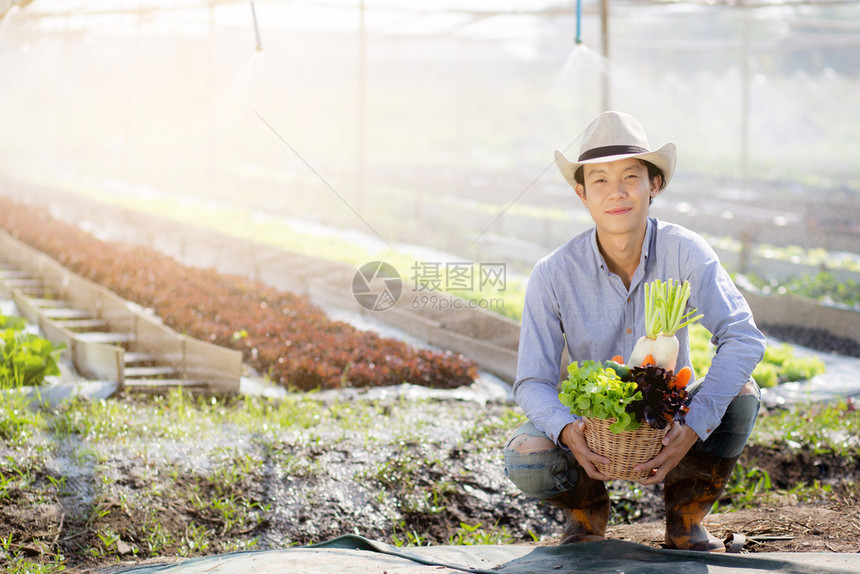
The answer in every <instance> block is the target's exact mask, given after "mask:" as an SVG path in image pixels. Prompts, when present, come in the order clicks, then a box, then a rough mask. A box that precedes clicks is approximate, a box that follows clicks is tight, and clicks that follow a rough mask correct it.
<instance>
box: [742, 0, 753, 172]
mask: <svg viewBox="0 0 860 574" xmlns="http://www.w3.org/2000/svg"><path fill="white" fill-rule="evenodd" d="M741 13H742V14H743V19H744V21H743V40H742V44H741V58H742V59H743V61H742V62H741V158H740V159H741V183H742V185H743V187H742V188H741V189H747V186H748V185H749V169H750V165H749V156H750V150H749V145H750V89H751V85H750V73H751V70H750V67H751V66H752V64H751V62H750V57H751V56H750V8H749V6H748V5H747V3H746V2H744V4H743V10H742V12H741Z"/></svg>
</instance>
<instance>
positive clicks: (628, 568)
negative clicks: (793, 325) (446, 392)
mask: <svg viewBox="0 0 860 574" xmlns="http://www.w3.org/2000/svg"><path fill="white" fill-rule="evenodd" d="M103 572H104V574H108V573H109V574H120V573H122V574H203V573H204V572H205V573H208V574H220V573H228V572H229V573H231V574H246V573H248V574H249V573H253V574H269V573H272V574H274V573H275V572H278V573H285V572H296V573H300V572H301V573H305V572H321V573H327V572H339V573H340V572H343V573H352V574H383V573H388V574H394V573H395V572H396V573H397V574H430V573H433V574H453V573H457V572H471V573H474V574H499V573H503V574H531V573H537V572H541V573H548V572H553V573H555V572H558V573H562V574H566V573H574V572H576V573H580V572H582V573H585V572H588V573H595V574H603V573H605V574H609V573H620V572H623V573H625V574H663V573H665V572H678V573H684V574H704V573H708V574H754V573H760V572H770V573H792V574H793V573H796V574H843V573H849V572H855V573H856V572H860V555H857V554H832V553H808V554H793V553H784V552H779V553H761V554H707V553H703V552H688V551H681V550H665V549H660V548H652V547H649V546H643V545H641V544H636V543H633V542H626V541H621V540H606V541H602V542H589V543H583V544H570V545H566V546H525V545H506V546H429V547H413V548H408V549H400V548H395V547H393V546H390V545H388V544H385V543H382V542H377V541H374V540H369V539H367V538H363V537H361V536H354V535H347V536H341V537H338V538H334V539H332V540H329V541H326V542H322V543H319V544H315V545H312V546H303V547H298V548H289V549H283V550H258V551H251V552H235V553H231V554H222V555H216V556H206V557H202V558H192V559H189V560H186V561H184V562H181V563H175V562H174V563H170V564H164V563H162V564H149V565H141V566H133V567H130V568H126V569H122V570H115V569H111V570H110V571H107V570H105V571H103Z"/></svg>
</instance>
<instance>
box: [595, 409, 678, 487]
mask: <svg viewBox="0 0 860 574" xmlns="http://www.w3.org/2000/svg"><path fill="white" fill-rule="evenodd" d="M582 420H584V421H585V442H586V443H587V444H588V448H590V449H591V450H592V451H594V452H595V453H597V454H599V455H602V456H605V457H607V458H608V459H609V460H610V461H612V462H610V463H609V464H595V465H594V466H595V467H597V470H599V471H600V472H602V473H603V474H605V475H606V476H608V477H609V478H613V479H623V480H639V479H641V478H647V477H648V476H649V475H650V474H651V473H650V472H649V471H641V472H635V471H634V470H633V467H634V466H636V465H637V464H639V463H641V462H645V461H647V460H651V459H652V458H654V457H655V456H657V453H659V452H660V449H661V448H663V445H662V441H663V437H664V436H666V433H667V432H668V431H669V426H668V425H667V426H666V428H664V429H655V428H651V427H650V426H648V425H647V424H643V425H642V426H640V427H639V428H638V429H636V430H635V431H624V432H620V433H615V432H612V431H611V430H609V425H611V424H612V423H614V422H615V419H595V418H591V417H583V419H582Z"/></svg>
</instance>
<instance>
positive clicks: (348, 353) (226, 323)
mask: <svg viewBox="0 0 860 574" xmlns="http://www.w3.org/2000/svg"><path fill="white" fill-rule="evenodd" d="M0 213H2V215H0V224H2V225H3V227H5V228H6V229H7V230H9V231H10V232H11V233H12V234H13V235H14V236H15V237H17V238H18V239H20V240H22V241H24V242H25V243H28V244H29V245H31V246H32V247H35V248H36V249H38V250H40V251H43V252H45V253H47V254H48V255H50V256H52V257H54V258H55V259H57V261H59V262H60V263H61V264H63V265H65V266H66V267H68V268H69V269H70V270H72V271H74V272H76V273H79V274H81V275H83V276H84V277H87V278H88V279H90V280H92V281H95V282H97V283H100V284H102V285H104V286H106V287H107V288H109V289H110V290H112V291H114V292H115V293H117V294H118V295H119V296H121V297H123V298H125V299H127V300H130V301H132V302H134V303H137V304H139V305H141V306H143V307H146V308H149V309H152V311H153V312H154V313H155V314H156V315H158V316H160V317H161V318H162V319H163V320H164V322H165V324H167V325H168V326H170V327H171V328H172V329H174V330H176V331H178V332H182V333H186V334H188V335H190V336H192V337H195V338H198V339H202V340H205V341H209V342H212V343H215V344H217V345H222V346H225V347H230V348H233V349H238V350H241V351H242V353H243V355H244V360H245V362H246V363H247V364H248V365H249V366H250V367H252V368H253V369H255V370H256V371H257V372H258V373H260V374H261V375H265V376H268V377H269V378H271V379H272V380H273V381H275V382H277V383H279V384H282V385H284V386H287V387H290V388H295V389H298V390H306V391H307V390H314V389H328V388H339V387H343V386H354V387H370V386H380V385H393V384H400V383H402V382H404V381H409V382H411V383H413V384H418V385H424V386H429V387H436V388H453V387H459V386H462V385H465V384H470V383H471V382H472V381H473V380H474V378H475V376H476V375H477V370H476V368H475V366H474V364H473V363H472V362H471V361H469V360H468V359H467V358H465V357H463V356H460V355H455V354H452V353H442V352H435V351H431V350H426V349H416V348H412V347H409V346H407V345H406V344H405V343H402V342H400V341H395V340H392V339H386V338H384V337H380V336H378V335H377V334H375V333H371V332H367V331H359V330H358V329H355V328H354V327H352V326H351V325H348V324H346V323H344V322H341V321H331V320H329V319H328V318H327V317H326V315H325V313H323V311H322V310H320V309H319V308H318V307H316V306H315V305H313V304H312V303H311V302H310V301H309V300H308V299H307V298H306V297H302V296H299V295H295V294H293V293H288V292H282V291H278V290H276V289H273V288H272V287H269V286H267V285H265V284H263V283H261V282H258V281H253V280H250V279H247V278H244V277H239V276H228V275H223V274H219V273H216V272H214V271H212V270H206V269H200V268H194V267H187V266H185V265H182V264H180V263H178V262H176V261H175V260H173V259H171V258H169V257H166V256H164V255H162V254H160V253H159V252H157V251H154V250H152V249H149V248H146V247H141V246H133V245H123V244H111V243H107V242H103V241H100V240H98V239H96V238H94V237H93V236H91V235H89V234H87V233H85V232H83V231H81V230H80V229H77V228H75V227H73V226H71V225H68V224H66V223H63V222H61V221H58V220H56V219H53V218H51V217H50V216H49V215H48V214H47V213H46V212H44V211H41V210H33V209H32V208H28V207H22V206H20V205H17V204H15V203H13V202H11V201H9V200H6V199H0Z"/></svg>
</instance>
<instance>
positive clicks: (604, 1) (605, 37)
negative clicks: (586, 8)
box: [600, 0, 610, 111]
mask: <svg viewBox="0 0 860 574" xmlns="http://www.w3.org/2000/svg"><path fill="white" fill-rule="evenodd" d="M600 47H601V50H602V52H603V73H602V77H601V105H602V107H603V111H606V110H609V109H610V93H609V87H610V86H609V83H610V77H609V0H600Z"/></svg>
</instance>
